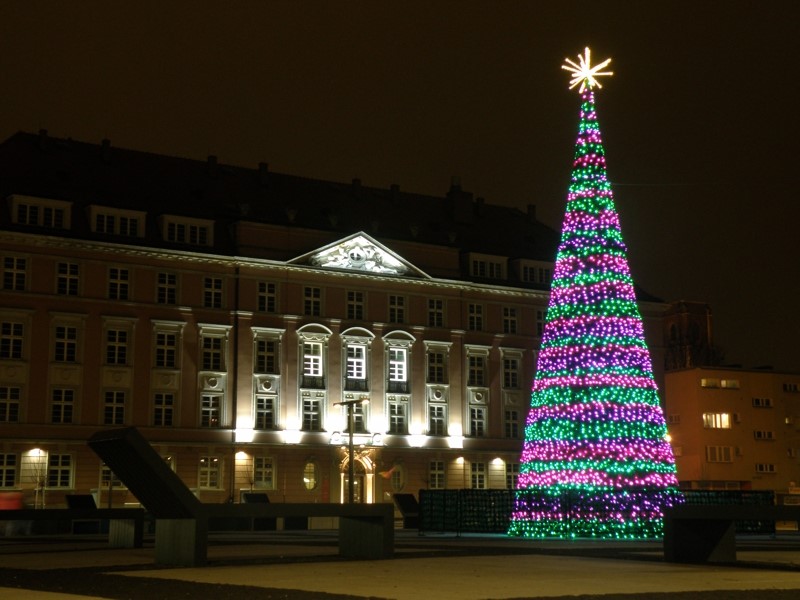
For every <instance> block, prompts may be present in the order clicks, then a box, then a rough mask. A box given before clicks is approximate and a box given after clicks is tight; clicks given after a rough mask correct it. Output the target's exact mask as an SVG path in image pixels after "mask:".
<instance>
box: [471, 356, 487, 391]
mask: <svg viewBox="0 0 800 600" xmlns="http://www.w3.org/2000/svg"><path fill="white" fill-rule="evenodd" d="M467 360H468V368H469V371H468V375H467V385H471V386H484V385H486V357H485V356H469V357H468V358H467Z"/></svg>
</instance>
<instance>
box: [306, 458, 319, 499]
mask: <svg viewBox="0 0 800 600" xmlns="http://www.w3.org/2000/svg"><path fill="white" fill-rule="evenodd" d="M303 486H305V488H306V489H307V490H308V491H309V492H310V491H312V490H315V489H316V488H317V463H315V462H312V461H308V462H307V463H306V464H305V465H304V466H303Z"/></svg>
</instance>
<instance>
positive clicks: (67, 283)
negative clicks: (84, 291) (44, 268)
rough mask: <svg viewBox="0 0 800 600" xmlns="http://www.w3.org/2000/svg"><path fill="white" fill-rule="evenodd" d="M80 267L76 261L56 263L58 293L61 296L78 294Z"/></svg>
mask: <svg viewBox="0 0 800 600" xmlns="http://www.w3.org/2000/svg"><path fill="white" fill-rule="evenodd" d="M79 273H80V269H79V267H78V265H77V264H75V263H67V262H60V263H58V265H56V293H57V294H59V295H60V296H77V295H78V282H79V279H78V277H79Z"/></svg>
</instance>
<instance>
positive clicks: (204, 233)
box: [161, 215, 214, 246]
mask: <svg viewBox="0 0 800 600" xmlns="http://www.w3.org/2000/svg"><path fill="white" fill-rule="evenodd" d="M161 235H162V237H163V238H164V240H165V241H167V242H173V243H176V244H187V245H190V246H213V245H214V221H209V220H206V219H191V218H189V217H179V216H175V215H164V216H163V217H162V218H161Z"/></svg>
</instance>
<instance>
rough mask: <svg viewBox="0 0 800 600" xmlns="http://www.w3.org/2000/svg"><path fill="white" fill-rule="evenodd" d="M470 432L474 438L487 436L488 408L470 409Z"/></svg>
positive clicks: (473, 407)
mask: <svg viewBox="0 0 800 600" xmlns="http://www.w3.org/2000/svg"><path fill="white" fill-rule="evenodd" d="M469 432H470V435H471V436H473V437H484V436H485V435H486V407H483V406H471V407H470V409H469Z"/></svg>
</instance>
